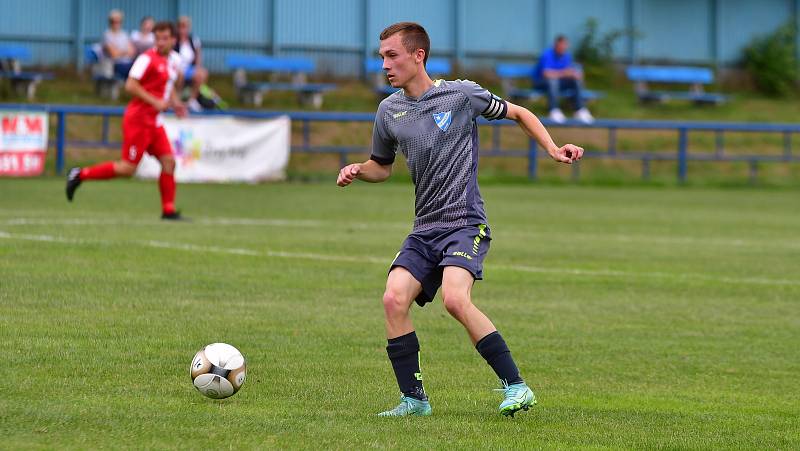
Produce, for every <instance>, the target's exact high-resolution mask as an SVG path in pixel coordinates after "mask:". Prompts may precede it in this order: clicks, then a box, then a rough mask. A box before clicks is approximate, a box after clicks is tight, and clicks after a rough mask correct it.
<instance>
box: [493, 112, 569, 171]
mask: <svg viewBox="0 0 800 451" xmlns="http://www.w3.org/2000/svg"><path fill="white" fill-rule="evenodd" d="M506 104H507V105H508V112H507V113H506V118H507V119H511V120H512V121H514V122H516V123H517V124H519V126H520V128H522V130H523V131H525V134H527V135H528V136H530V137H531V138H533V139H535V140H536V142H538V143H539V145H540V146H542V147H543V148H544V149H545V150H546V151H547V153H548V154H549V155H550V157H552V158H553V159H554V160H556V161H559V162H561V163H567V164H572V163H573V162H575V161H578V160H580V159H581V157H582V156H583V147H578V146H576V145H574V144H565V145H563V146H561V147H559V146H558V145H556V143H555V141H553V138H552V137H551V136H550V133H548V132H547V129H546V128H544V125H542V122H541V121H540V120H539V118H537V117H536V115H535V114H533V113H531V112H530V110H528V109H527V108H525V107H521V106H519V105H515V104H513V103H511V102H508V101H506Z"/></svg>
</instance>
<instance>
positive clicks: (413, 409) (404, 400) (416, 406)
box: [378, 395, 432, 417]
mask: <svg viewBox="0 0 800 451" xmlns="http://www.w3.org/2000/svg"><path fill="white" fill-rule="evenodd" d="M431 412H432V411H431V403H429V402H428V401H427V400H425V401H420V400H419V399H416V398H412V397H410V396H405V395H403V396H401V397H400V404H398V405H397V407H395V408H394V409H392V410H387V411H386V412H381V413H379V414H378V416H379V417H405V416H418V417H427V416H430V414H431Z"/></svg>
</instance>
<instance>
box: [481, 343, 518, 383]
mask: <svg viewBox="0 0 800 451" xmlns="http://www.w3.org/2000/svg"><path fill="white" fill-rule="evenodd" d="M475 349H477V350H478V352H479V353H480V354H481V356H482V357H483V358H484V359H486V363H488V364H489V366H491V367H492V369H493V370H494V372H495V374H497V377H499V378H500V380H503V381H505V382H506V383H507V384H508V385H511V384H519V383H522V382H523V381H522V378H521V377H520V375H519V369H518V368H517V364H516V363H514V359H513V358H512V357H511V351H509V350H508V346H506V342H505V340H503V337H501V336H500V332H497V331H494V332H492V333H490V334H489V335H487V336H485V337H483V338H481V339H480V340H478V343H477V344H475Z"/></svg>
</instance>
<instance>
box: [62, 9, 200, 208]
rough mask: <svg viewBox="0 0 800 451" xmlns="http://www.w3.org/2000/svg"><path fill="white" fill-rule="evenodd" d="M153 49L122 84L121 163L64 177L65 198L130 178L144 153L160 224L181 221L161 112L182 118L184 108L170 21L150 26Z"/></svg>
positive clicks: (76, 170) (139, 59) (141, 57)
mask: <svg viewBox="0 0 800 451" xmlns="http://www.w3.org/2000/svg"><path fill="white" fill-rule="evenodd" d="M153 33H154V34H155V40H156V46H155V47H153V48H151V49H150V50H147V51H146V52H144V53H142V54H141V55H139V56H138V57H137V58H136V61H134V63H133V67H131V70H130V73H129V74H128V80H127V81H126V82H125V90H126V91H127V92H128V93H130V94H131V96H133V99H132V100H131V101H130V103H128V107H127V108H126V109H125V115H124V116H123V118H122V159H121V160H119V161H106V162H104V163H100V164H96V165H94V166H90V167H87V168H79V167H75V168H72V169H70V171H69V174H68V175H67V199H68V200H69V201H72V197H73V196H74V195H75V190H76V189H78V186H80V184H81V183H82V182H84V181H86V180H104V179H110V178H114V177H130V176H132V175H133V173H134V172H136V166H137V165H138V164H139V161H140V160H141V159H142V156H143V155H144V152H147V153H149V154H150V155H153V156H154V157H156V158H158V161H159V162H160V163H161V176H160V177H159V179H158V188H159V191H160V192H161V211H162V215H161V218H162V219H181V215H180V213H179V212H178V211H177V210H175V176H174V173H175V158H174V157H173V155H172V147H171V145H170V142H169V139H168V138H167V133H166V132H165V131H164V126H163V117H162V114H161V112H162V111H164V110H166V109H167V108H169V107H172V108H173V110H174V111H175V114H176V115H177V116H178V117H185V116H186V107H185V106H184V104H183V103H182V102H181V101H180V99H179V98H178V95H177V94H176V93H175V90H174V89H173V85H174V84H175V82H176V81H181V80H182V78H183V77H182V75H181V73H180V70H179V67H180V60H179V57H178V54H177V53H176V52H175V51H173V47H174V46H175V39H176V36H177V31H176V29H175V25H174V24H173V23H172V22H159V23H157V24H156V25H155V27H153Z"/></svg>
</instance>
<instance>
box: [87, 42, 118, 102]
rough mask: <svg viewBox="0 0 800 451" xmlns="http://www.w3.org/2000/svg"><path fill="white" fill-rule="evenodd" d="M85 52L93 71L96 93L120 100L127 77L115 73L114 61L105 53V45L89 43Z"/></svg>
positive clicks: (90, 68)
mask: <svg viewBox="0 0 800 451" xmlns="http://www.w3.org/2000/svg"><path fill="white" fill-rule="evenodd" d="M83 54H84V55H83V56H84V60H85V61H86V64H88V65H89V70H90V71H91V73H92V80H94V90H95V93H97V95H99V96H101V97H107V98H110V99H113V100H118V99H119V93H120V91H121V90H122V87H123V86H125V78H123V77H120V76H119V75H118V74H116V73H115V71H114V62H113V61H111V59H109V58H106V57H105V56H104V55H103V47H102V46H101V45H100V44H89V45H87V46H85V47H84V49H83Z"/></svg>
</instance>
